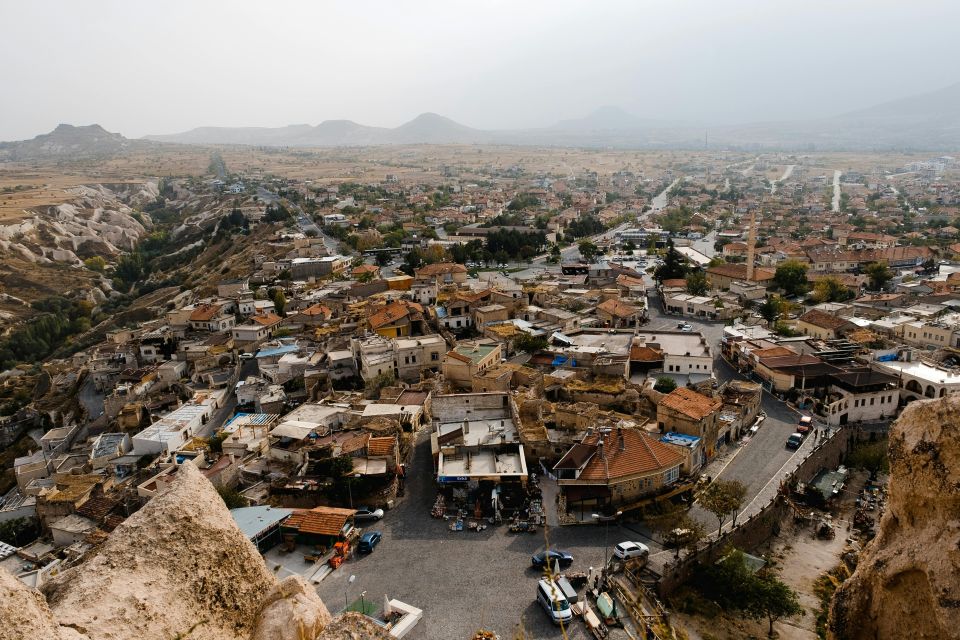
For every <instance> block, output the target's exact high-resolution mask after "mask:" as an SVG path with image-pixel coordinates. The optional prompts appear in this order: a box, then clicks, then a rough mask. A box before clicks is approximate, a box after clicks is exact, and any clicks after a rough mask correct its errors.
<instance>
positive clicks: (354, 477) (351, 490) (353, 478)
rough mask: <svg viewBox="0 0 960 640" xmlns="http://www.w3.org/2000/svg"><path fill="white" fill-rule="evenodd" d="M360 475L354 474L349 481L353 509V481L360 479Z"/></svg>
mask: <svg viewBox="0 0 960 640" xmlns="http://www.w3.org/2000/svg"><path fill="white" fill-rule="evenodd" d="M360 475H361V474H359V473H355V474H353V477H352V478H350V479H348V480H347V493H348V494H349V495H350V508H351V509H353V481H354V480H358V479H360Z"/></svg>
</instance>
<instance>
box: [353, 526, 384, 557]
mask: <svg viewBox="0 0 960 640" xmlns="http://www.w3.org/2000/svg"><path fill="white" fill-rule="evenodd" d="M382 537H383V534H381V533H380V532H379V531H367V532H366V533H365V534H363V535H362V536H360V543H359V544H358V545H357V551H359V552H360V553H370V552H371V551H373V549H374V547H376V546H377V545H378V544H380V539H381V538H382Z"/></svg>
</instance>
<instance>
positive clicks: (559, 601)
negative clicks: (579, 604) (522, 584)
mask: <svg viewBox="0 0 960 640" xmlns="http://www.w3.org/2000/svg"><path fill="white" fill-rule="evenodd" d="M537 602H539V603H540V606H542V607H543V610H544V611H545V612H546V613H547V617H548V618H550V621H551V622H552V623H553V624H560V623H564V624H567V623H569V622H570V621H571V620H572V619H573V612H572V611H570V603H569V602H568V601H567V599H566V598H565V597H563V592H562V591H561V590H560V587H559V586H557V585H556V584H555V583H553V582H550V581H549V580H547V579H541V580H539V581H538V582H537Z"/></svg>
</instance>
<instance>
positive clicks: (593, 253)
mask: <svg viewBox="0 0 960 640" xmlns="http://www.w3.org/2000/svg"><path fill="white" fill-rule="evenodd" d="M577 249H578V250H579V251H580V256H581V257H582V258H583V259H584V260H586V261H587V262H591V263H592V262H593V261H594V259H595V258H596V257H597V255H598V254H599V253H600V248H599V247H598V246H597V245H595V244H593V243H592V242H590V241H589V240H584V241H583V242H581V243H580V244H578V245H577Z"/></svg>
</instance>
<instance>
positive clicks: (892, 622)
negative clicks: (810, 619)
mask: <svg viewBox="0 0 960 640" xmlns="http://www.w3.org/2000/svg"><path fill="white" fill-rule="evenodd" d="M890 472H891V478H890V492H889V500H888V504H887V511H886V513H885V514H884V516H883V518H882V520H881V522H880V530H879V533H878V535H877V537H876V538H874V539H873V540H872V541H871V542H870V543H869V544H868V545H867V547H866V548H865V549H864V551H863V553H862V555H861V557H860V560H859V563H858V565H857V570H856V571H855V572H854V574H853V576H852V577H851V578H850V579H849V580H847V581H846V582H845V583H844V584H843V586H842V587H841V588H840V589H839V590H838V591H837V593H836V595H835V596H834V599H833V603H832V605H831V611H830V634H831V637H832V638H834V639H835V640H883V639H885V638H903V637H909V638H916V639H930V640H933V639H937V640H942V639H945V638H960V395H953V396H948V397H945V398H942V399H939V400H934V401H925V402H916V403H914V404H912V405H910V406H909V407H908V408H907V409H906V410H904V412H903V415H902V416H901V417H900V419H899V420H897V422H896V424H895V425H894V428H893V431H892V433H891V436H890Z"/></svg>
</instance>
